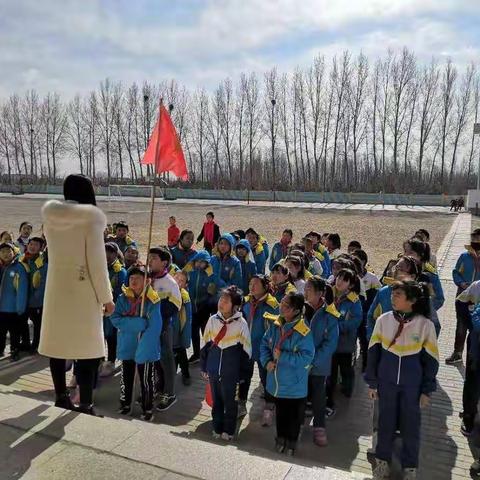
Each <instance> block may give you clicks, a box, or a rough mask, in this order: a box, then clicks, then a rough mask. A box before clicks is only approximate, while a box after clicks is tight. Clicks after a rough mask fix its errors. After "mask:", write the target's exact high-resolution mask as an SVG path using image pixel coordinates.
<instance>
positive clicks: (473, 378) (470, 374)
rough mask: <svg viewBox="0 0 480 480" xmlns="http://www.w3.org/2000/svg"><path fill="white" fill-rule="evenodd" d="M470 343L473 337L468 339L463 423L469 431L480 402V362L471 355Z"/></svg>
mask: <svg viewBox="0 0 480 480" xmlns="http://www.w3.org/2000/svg"><path fill="white" fill-rule="evenodd" d="M470 342H471V335H469V336H468V338H467V349H468V350H467V365H466V367H465V382H464V384H463V421H464V423H465V426H466V427H467V428H469V429H470V428H473V425H474V422H475V417H476V415H477V405H478V401H479V400H480V361H479V359H478V358H474V357H473V355H472V354H471V351H470ZM478 348H479V347H477V349H478Z"/></svg>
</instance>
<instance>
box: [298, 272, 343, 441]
mask: <svg viewBox="0 0 480 480" xmlns="http://www.w3.org/2000/svg"><path fill="white" fill-rule="evenodd" d="M305 301H306V302H307V304H308V306H309V307H310V309H311V315H310V318H309V319H308V322H309V325H310V329H311V331H312V336H313V343H314V345H315V356H314V357H313V361H312V368H311V370H310V376H309V382H308V383H309V397H310V399H311V402H312V410H313V442H314V443H315V445H318V446H319V447H324V446H326V445H327V443H328V440H327V431H326V429H325V408H326V401H327V397H326V390H325V387H326V380H327V377H328V376H329V375H330V371H331V363H332V356H333V354H334V353H335V351H336V349H337V344H338V318H339V317H340V313H339V312H338V310H337V309H336V307H335V304H334V303H333V302H334V293H333V290H332V288H331V287H330V285H328V284H327V282H326V281H325V280H324V279H323V278H321V277H318V276H314V277H312V278H309V279H308V280H307V284H306V285H305Z"/></svg>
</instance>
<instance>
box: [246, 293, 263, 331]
mask: <svg viewBox="0 0 480 480" xmlns="http://www.w3.org/2000/svg"><path fill="white" fill-rule="evenodd" d="M267 295H268V294H267V293H266V294H265V295H264V296H263V297H261V298H259V299H258V300H256V299H255V298H254V297H253V295H252V296H251V297H250V313H249V315H248V325H249V326H251V325H252V322H253V317H254V316H255V312H256V311H257V307H258V306H259V305H260V304H261V303H263V302H264V300H265V298H267Z"/></svg>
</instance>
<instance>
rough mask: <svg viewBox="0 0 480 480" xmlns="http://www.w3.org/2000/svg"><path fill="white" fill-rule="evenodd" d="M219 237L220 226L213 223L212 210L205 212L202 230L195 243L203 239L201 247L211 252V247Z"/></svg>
mask: <svg viewBox="0 0 480 480" xmlns="http://www.w3.org/2000/svg"><path fill="white" fill-rule="evenodd" d="M219 238H220V227H219V226H218V225H217V224H216V223H215V215H214V214H213V212H207V215H206V219H205V223H204V224H203V227H202V231H201V232H200V235H199V236H198V238H197V243H200V242H201V241H202V239H203V248H204V249H205V250H206V251H207V252H208V253H210V254H211V253H212V249H213V247H214V246H215V244H216V243H217V242H218V240H219Z"/></svg>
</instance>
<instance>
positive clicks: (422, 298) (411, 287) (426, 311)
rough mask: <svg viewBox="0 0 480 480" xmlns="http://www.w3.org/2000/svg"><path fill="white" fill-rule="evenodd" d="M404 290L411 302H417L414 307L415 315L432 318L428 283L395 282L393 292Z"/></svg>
mask: <svg viewBox="0 0 480 480" xmlns="http://www.w3.org/2000/svg"><path fill="white" fill-rule="evenodd" d="M395 290H402V291H403V292H405V296H406V297H407V300H409V301H415V303H414V304H413V305H412V311H413V313H417V314H419V315H423V316H424V317H427V318H430V315H431V308H430V288H429V286H428V284H427V283H423V282H422V283H418V282H412V281H407V282H395V283H394V284H393V285H392V291H395Z"/></svg>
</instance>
